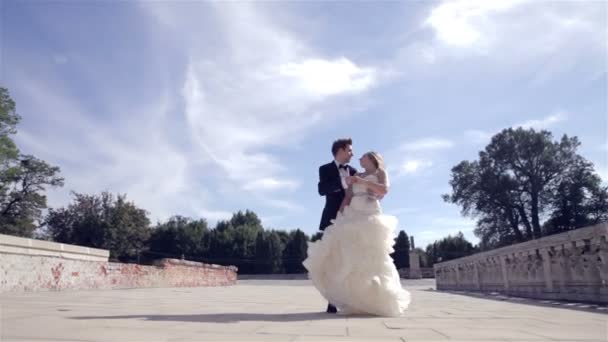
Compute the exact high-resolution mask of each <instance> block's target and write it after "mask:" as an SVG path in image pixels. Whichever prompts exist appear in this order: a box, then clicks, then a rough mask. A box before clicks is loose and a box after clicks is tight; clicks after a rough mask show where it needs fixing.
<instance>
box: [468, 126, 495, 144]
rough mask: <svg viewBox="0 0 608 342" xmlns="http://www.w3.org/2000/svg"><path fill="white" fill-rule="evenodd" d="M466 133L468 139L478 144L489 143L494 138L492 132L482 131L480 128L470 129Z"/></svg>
mask: <svg viewBox="0 0 608 342" xmlns="http://www.w3.org/2000/svg"><path fill="white" fill-rule="evenodd" d="M464 135H465V137H466V139H467V140H468V141H471V142H473V143H476V144H488V143H490V140H491V139H492V135H493V134H492V133H490V132H486V131H482V130H479V129H470V130H467V131H465V132H464Z"/></svg>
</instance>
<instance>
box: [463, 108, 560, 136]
mask: <svg viewBox="0 0 608 342" xmlns="http://www.w3.org/2000/svg"><path fill="white" fill-rule="evenodd" d="M567 120H568V114H567V113H566V112H564V111H558V112H556V113H555V114H551V115H548V116H546V117H544V118H540V119H530V120H527V121H524V122H520V123H516V124H513V125H511V127H514V128H518V127H522V128H526V129H527V128H534V129H536V130H539V129H548V128H550V127H552V126H555V125H556V124H558V123H561V122H564V121H567ZM499 131H500V130H499V129H496V130H494V131H492V132H490V131H484V130H479V129H470V130H467V131H465V132H464V136H465V139H466V140H468V141H470V142H472V143H474V144H489V143H490V142H491V140H492V137H493V136H494V134H497V133H498V132H499Z"/></svg>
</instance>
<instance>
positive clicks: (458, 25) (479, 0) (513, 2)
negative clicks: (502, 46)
mask: <svg viewBox="0 0 608 342" xmlns="http://www.w3.org/2000/svg"><path fill="white" fill-rule="evenodd" d="M524 2H525V1H523V0H492V1H487V0H456V1H444V2H442V3H441V4H440V5H438V6H437V7H435V8H434V9H433V10H432V11H431V14H430V16H429V17H428V18H427V19H426V21H425V24H426V25H430V26H431V27H432V28H433V29H434V30H435V34H436V36H437V39H438V40H440V41H441V42H443V43H445V44H447V45H454V46H471V45H474V44H476V43H479V42H481V41H483V40H487V39H489V38H490V37H487V36H486V35H487V34H488V31H491V28H492V21H491V20H489V19H488V16H489V15H492V14H496V13H500V12H504V11H508V10H509V9H512V8H514V7H515V6H517V5H520V4H522V3H524Z"/></svg>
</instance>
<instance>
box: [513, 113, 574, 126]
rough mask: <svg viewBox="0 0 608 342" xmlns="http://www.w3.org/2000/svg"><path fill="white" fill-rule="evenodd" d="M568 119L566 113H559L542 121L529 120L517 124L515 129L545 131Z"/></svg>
mask: <svg viewBox="0 0 608 342" xmlns="http://www.w3.org/2000/svg"><path fill="white" fill-rule="evenodd" d="M567 119H568V115H567V114H566V113H565V112H557V113H555V114H552V115H549V116H546V117H544V118H542V119H533V120H528V121H525V122H522V123H519V124H515V125H514V127H523V128H534V129H545V128H549V127H551V126H553V125H555V124H557V123H560V122H563V121H566V120H567Z"/></svg>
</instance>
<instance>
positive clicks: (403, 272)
mask: <svg viewBox="0 0 608 342" xmlns="http://www.w3.org/2000/svg"><path fill="white" fill-rule="evenodd" d="M418 270H419V272H418V273H417V274H416V275H414V277H412V276H411V275H410V268H408V267H405V268H400V269H399V270H398V271H399V276H400V277H401V278H402V279H420V278H435V270H434V269H433V268H432V267H420V268H418ZM418 275H420V276H418Z"/></svg>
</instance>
